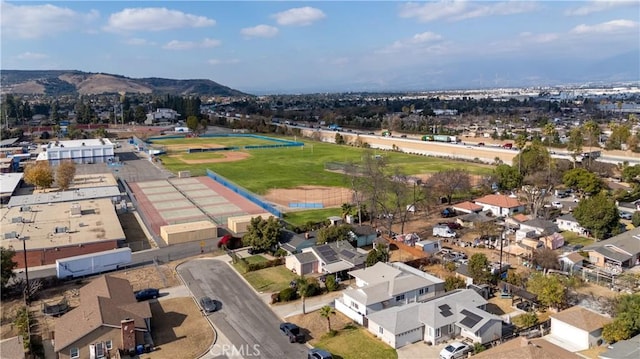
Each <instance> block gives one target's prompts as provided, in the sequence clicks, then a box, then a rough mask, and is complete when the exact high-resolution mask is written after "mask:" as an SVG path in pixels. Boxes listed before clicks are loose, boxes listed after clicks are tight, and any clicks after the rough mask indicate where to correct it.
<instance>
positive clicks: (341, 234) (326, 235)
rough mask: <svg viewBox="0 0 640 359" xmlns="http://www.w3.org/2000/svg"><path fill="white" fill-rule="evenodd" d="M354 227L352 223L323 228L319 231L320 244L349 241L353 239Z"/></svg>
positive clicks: (318, 240)
mask: <svg viewBox="0 0 640 359" xmlns="http://www.w3.org/2000/svg"><path fill="white" fill-rule="evenodd" d="M352 230H353V227H351V225H350V224H346V223H345V224H341V225H339V226H328V227H324V228H321V229H320V230H319V231H318V234H317V236H318V239H317V243H318V244H324V243H329V242H336V241H349V240H351V235H350V233H351V231H352Z"/></svg>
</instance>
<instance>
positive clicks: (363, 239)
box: [349, 225, 378, 248]
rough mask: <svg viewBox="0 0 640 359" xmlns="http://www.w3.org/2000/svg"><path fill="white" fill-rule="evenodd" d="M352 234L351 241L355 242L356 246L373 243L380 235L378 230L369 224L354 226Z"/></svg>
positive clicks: (350, 233)
mask: <svg viewBox="0 0 640 359" xmlns="http://www.w3.org/2000/svg"><path fill="white" fill-rule="evenodd" d="M349 235H350V236H351V241H352V242H353V243H354V244H355V246H356V247H358V248H360V247H364V246H369V245H372V244H373V241H374V240H375V239H376V238H377V237H378V232H376V229H375V228H373V227H371V226H368V225H361V226H353V227H352V230H351V232H349Z"/></svg>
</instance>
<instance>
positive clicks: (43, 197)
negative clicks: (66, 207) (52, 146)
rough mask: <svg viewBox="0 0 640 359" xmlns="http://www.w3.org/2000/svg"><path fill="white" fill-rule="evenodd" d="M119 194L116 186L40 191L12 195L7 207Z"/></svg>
mask: <svg viewBox="0 0 640 359" xmlns="http://www.w3.org/2000/svg"><path fill="white" fill-rule="evenodd" d="M120 195H121V193H120V189H119V188H118V187H117V186H108V187H87V188H78V189H76V190H73V191H62V192H46V193H45V192H41V193H34V194H30V195H25V196H12V197H11V199H9V203H8V206H9V207H20V206H31V205H35V204H48V203H60V202H72V201H74V202H77V201H82V200H91V199H98V198H109V199H111V198H113V197H119V196H120Z"/></svg>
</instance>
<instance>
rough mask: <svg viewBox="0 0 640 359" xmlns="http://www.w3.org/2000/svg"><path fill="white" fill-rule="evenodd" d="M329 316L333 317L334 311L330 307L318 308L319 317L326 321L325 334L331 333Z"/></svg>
mask: <svg viewBox="0 0 640 359" xmlns="http://www.w3.org/2000/svg"><path fill="white" fill-rule="evenodd" d="M331 314H333V315H335V314H336V311H335V310H334V309H333V308H331V307H330V306H328V305H325V306H324V307H322V308H320V316H321V317H323V318H326V319H327V332H330V331H331Z"/></svg>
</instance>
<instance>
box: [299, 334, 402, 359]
mask: <svg viewBox="0 0 640 359" xmlns="http://www.w3.org/2000/svg"><path fill="white" fill-rule="evenodd" d="M311 344H312V345H313V346H314V347H317V348H322V349H324V350H327V351H329V352H330V353H331V354H333V355H334V358H335V357H339V358H343V359H369V358H376V359H396V358H398V353H397V352H396V351H395V349H393V348H391V347H390V346H388V345H386V344H384V343H383V342H382V341H380V340H379V339H377V338H375V337H374V336H373V335H371V334H370V333H369V332H367V330H366V329H364V328H349V329H347V328H345V329H341V330H339V331H338V334H337V335H336V336H334V337H331V336H328V335H326V336H324V337H322V338H320V340H318V341H312V342H311Z"/></svg>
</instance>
